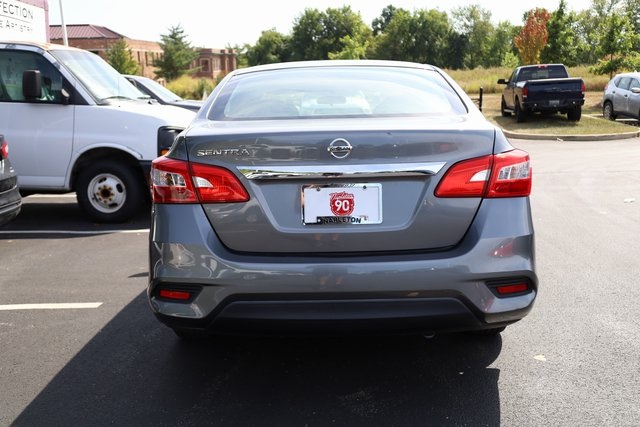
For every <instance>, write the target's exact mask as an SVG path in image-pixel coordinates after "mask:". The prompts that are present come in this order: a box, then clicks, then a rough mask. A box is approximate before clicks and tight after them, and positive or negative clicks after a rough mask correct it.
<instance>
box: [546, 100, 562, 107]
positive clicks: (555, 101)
mask: <svg viewBox="0 0 640 427" xmlns="http://www.w3.org/2000/svg"><path fill="white" fill-rule="evenodd" d="M559 105H560V101H559V100H557V99H552V100H551V101H549V106H551V107H557V106H559Z"/></svg>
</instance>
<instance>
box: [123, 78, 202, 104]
mask: <svg viewBox="0 0 640 427" xmlns="http://www.w3.org/2000/svg"><path fill="white" fill-rule="evenodd" d="M125 77H126V78H127V80H129V81H130V82H131V83H132V84H133V85H134V86H135V87H137V88H138V89H139V90H140V91H142V92H143V93H145V94H147V95H149V96H150V97H151V98H153V99H155V100H156V101H158V102H159V103H160V104H166V105H175V106H176V107H182V108H186V109H188V110H192V111H198V110H199V109H200V107H202V104H204V101H196V100H189V99H184V98H181V97H179V96H178V95H176V94H175V93H173V92H171V91H170V90H169V89H167V88H166V87H164V86H162V85H161V84H160V83H158V82H157V81H155V80H153V79H150V78H148V77H143V76H134V75H130V74H125Z"/></svg>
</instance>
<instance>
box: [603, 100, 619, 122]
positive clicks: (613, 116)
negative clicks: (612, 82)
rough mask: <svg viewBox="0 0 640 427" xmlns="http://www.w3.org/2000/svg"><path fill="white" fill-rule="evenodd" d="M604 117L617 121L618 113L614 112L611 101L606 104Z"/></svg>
mask: <svg viewBox="0 0 640 427" xmlns="http://www.w3.org/2000/svg"><path fill="white" fill-rule="evenodd" d="M602 116H603V117H604V118H605V119H607V120H615V119H616V112H615V111H614V110H613V104H612V103H611V102H609V101H607V102H605V103H604V106H603V107H602Z"/></svg>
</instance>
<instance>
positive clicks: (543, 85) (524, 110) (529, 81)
mask: <svg viewBox="0 0 640 427" xmlns="http://www.w3.org/2000/svg"><path fill="white" fill-rule="evenodd" d="M498 84H503V85H505V88H504V89H503V90H502V99H501V104H500V110H501V112H502V115H503V116H505V117H506V116H510V115H511V113H513V114H515V116H516V121H518V122H522V121H524V120H526V118H527V116H529V115H531V114H533V113H543V114H556V113H558V112H559V113H562V114H566V115H567V119H568V120H570V121H574V122H577V121H580V117H581V116H582V106H583V105H584V94H585V90H586V89H585V84H584V80H583V79H581V78H579V77H569V72H568V71H567V67H565V66H564V65H563V64H537V65H523V66H521V67H517V68H516V69H515V70H513V73H511V77H509V80H505V79H499V80H498Z"/></svg>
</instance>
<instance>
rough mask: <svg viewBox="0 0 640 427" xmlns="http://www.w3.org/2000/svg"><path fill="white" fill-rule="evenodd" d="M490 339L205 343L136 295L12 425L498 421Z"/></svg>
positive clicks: (494, 348) (495, 346)
mask: <svg viewBox="0 0 640 427" xmlns="http://www.w3.org/2000/svg"><path fill="white" fill-rule="evenodd" d="M501 347H502V341H501V339H500V337H493V338H482V337H474V336H469V335H463V334H456V335H448V336H447V335H442V336H436V337H435V338H432V339H425V338H423V337H367V338H364V337H357V338H266V337H260V338H247V337H213V338H212V339H210V340H206V341H204V342H199V343H185V342H182V341H180V340H179V339H178V338H177V337H175V336H174V335H173V333H172V332H171V331H170V330H169V329H168V328H166V327H165V326H163V325H161V324H160V323H159V322H157V321H156V319H155V318H154V317H153V315H152V314H151V311H150V309H149V307H148V305H147V302H146V298H145V296H144V294H140V295H138V296H137V297H136V298H135V299H134V300H133V301H132V302H131V303H130V304H129V305H128V306H127V307H125V308H124V309H123V310H122V311H121V312H120V313H119V314H118V315H117V316H116V317H115V318H114V319H112V321H111V322H110V323H109V324H107V325H106V326H105V327H104V328H103V329H102V330H101V331H100V332H99V333H98V334H97V335H96V336H95V337H94V338H93V339H92V340H91V341H90V342H89V343H87V345H86V346H85V347H84V348H83V349H82V350H81V351H80V352H79V353H78V354H77V355H76V356H75V357H74V358H73V359H72V360H71V361H70V362H69V363H68V364H67V365H66V366H65V368H64V369H62V371H60V372H59V373H58V375H57V376H56V377H54V378H53V379H52V380H51V382H50V383H49V384H48V385H47V387H46V388H45V389H44V390H42V392H41V393H40V394H39V395H38V396H37V397H36V398H35V399H34V400H33V401H32V402H31V404H30V405H29V406H28V407H27V408H26V409H25V410H24V411H23V412H22V414H21V415H20V416H19V417H18V418H17V419H16V420H15V422H14V424H13V425H15V426H33V425H47V426H63V425H64V426H69V425H74V426H103V425H120V426H124V425H136V426H145V425H153V426H192V425H193V426H201V425H216V426H220V425H233V426H254V425H255V426H305V425H308V426H327V425H336V426H372V425H376V426H416V425H473V426H479V425H488V426H497V425H499V424H500V396H499V392H498V380H499V373H500V372H499V370H497V369H494V368H490V367H489V366H490V364H491V363H492V362H493V361H494V360H495V359H496V358H497V357H498V355H499V353H500V350H501Z"/></svg>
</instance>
